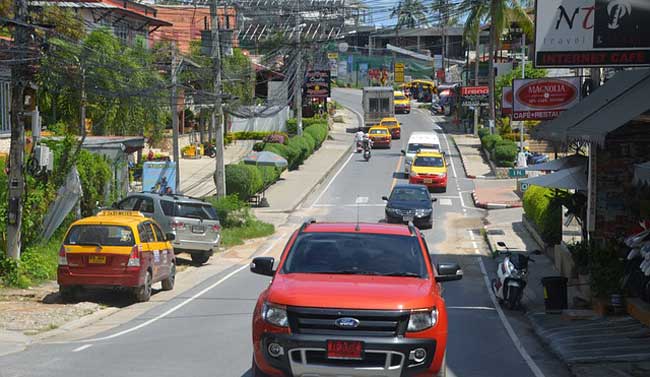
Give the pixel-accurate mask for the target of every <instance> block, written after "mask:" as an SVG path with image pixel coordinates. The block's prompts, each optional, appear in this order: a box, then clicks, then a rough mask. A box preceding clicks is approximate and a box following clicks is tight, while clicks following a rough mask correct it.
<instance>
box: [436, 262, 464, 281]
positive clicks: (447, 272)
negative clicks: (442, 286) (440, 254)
mask: <svg viewBox="0 0 650 377" xmlns="http://www.w3.org/2000/svg"><path fill="white" fill-rule="evenodd" d="M436 269H437V270H438V275H436V281H437V282H438V283H442V282H445V281H454V280H460V279H462V278H463V270H462V269H461V268H460V266H459V265H458V263H439V264H438V265H437V266H436Z"/></svg>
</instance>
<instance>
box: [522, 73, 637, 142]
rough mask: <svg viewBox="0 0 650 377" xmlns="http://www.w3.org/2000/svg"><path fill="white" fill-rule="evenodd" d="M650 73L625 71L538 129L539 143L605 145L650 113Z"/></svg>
mask: <svg viewBox="0 0 650 377" xmlns="http://www.w3.org/2000/svg"><path fill="white" fill-rule="evenodd" d="M648 93H650V69H641V70H633V71H621V72H618V73H616V75H615V76H614V77H613V78H612V79H610V80H608V81H607V82H606V83H605V85H603V86H602V87H600V88H598V89H597V90H595V91H594V92H593V93H592V94H591V95H589V96H588V97H586V98H585V99H583V100H582V101H580V103H578V104H577V105H576V106H574V107H572V108H571V109H570V110H567V111H565V112H563V113H562V114H560V116H558V117H557V118H555V119H553V120H551V121H548V122H545V123H544V124H542V125H540V126H538V127H535V129H534V130H533V131H532V136H533V137H534V138H536V139H545V140H551V141H558V142H562V143H567V142H571V141H574V140H582V141H586V142H593V143H597V144H599V145H602V144H603V143H604V142H605V137H606V136H607V134H608V133H610V132H612V131H614V130H615V129H617V128H619V127H621V126H623V125H624V124H626V123H627V122H629V121H631V120H633V119H634V118H636V117H638V116H639V115H641V114H643V113H644V112H646V111H648V110H649V109H650V102H649V101H648Z"/></svg>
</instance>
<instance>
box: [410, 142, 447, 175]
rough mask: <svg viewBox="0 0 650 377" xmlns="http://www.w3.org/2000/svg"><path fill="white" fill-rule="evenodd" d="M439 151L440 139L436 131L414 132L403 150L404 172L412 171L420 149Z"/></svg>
mask: <svg viewBox="0 0 650 377" xmlns="http://www.w3.org/2000/svg"><path fill="white" fill-rule="evenodd" d="M420 150H422V151H438V152H440V151H441V150H440V139H439V138H438V135H437V134H436V133H435V132H413V133H412V134H411V136H410V137H409V141H408V143H407V144H406V149H403V150H402V154H403V155H404V157H405V158H404V172H405V173H406V174H409V173H410V170H411V164H412V163H413V159H414V158H415V154H416V153H418V151H420Z"/></svg>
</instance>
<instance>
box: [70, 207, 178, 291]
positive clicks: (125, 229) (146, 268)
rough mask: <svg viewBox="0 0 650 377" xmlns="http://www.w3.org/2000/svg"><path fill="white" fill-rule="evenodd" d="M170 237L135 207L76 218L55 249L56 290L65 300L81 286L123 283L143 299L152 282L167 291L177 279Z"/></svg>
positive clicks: (100, 286)
mask: <svg viewBox="0 0 650 377" xmlns="http://www.w3.org/2000/svg"><path fill="white" fill-rule="evenodd" d="M173 239H174V235H173V234H171V233H170V234H167V235H165V234H164V233H163V232H162V230H161V228H160V226H159V225H158V223H156V221H155V220H152V219H150V218H146V217H144V215H143V214H142V213H140V212H137V211H119V210H110V211H102V212H100V213H99V214H97V215H96V216H91V217H87V218H84V219H81V220H78V221H75V222H74V223H72V225H70V228H69V229H68V231H67V233H66V235H65V238H64V240H63V245H62V246H61V249H60V250H59V267H58V270H57V282H58V283H59V294H60V295H61V297H62V298H64V299H67V300H69V299H72V298H74V296H75V294H76V292H77V290H78V289H79V288H82V287H95V288H113V287H123V288H127V289H128V290H130V291H131V292H132V293H133V295H134V297H135V299H136V301H139V302H142V301H148V300H149V298H150V297H151V286H152V285H153V284H154V283H156V282H161V283H162V289H163V290H171V289H173V288H174V281H175V278H176V258H175V256H174V250H173V248H172V245H171V242H170V241H172V240H173Z"/></svg>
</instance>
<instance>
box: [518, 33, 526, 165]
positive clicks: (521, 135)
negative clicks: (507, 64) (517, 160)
mask: <svg viewBox="0 0 650 377" xmlns="http://www.w3.org/2000/svg"><path fill="white" fill-rule="evenodd" d="M521 78H522V79H525V78H526V33H524V31H523V29H522V30H521ZM519 152H520V153H521V154H522V156H523V154H524V121H523V120H522V121H520V123H519ZM522 158H523V160H522V161H526V159H525V157H522Z"/></svg>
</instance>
